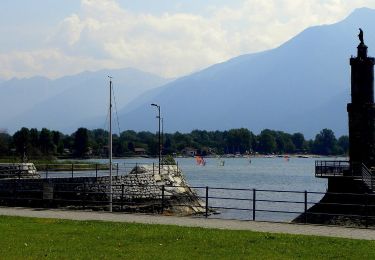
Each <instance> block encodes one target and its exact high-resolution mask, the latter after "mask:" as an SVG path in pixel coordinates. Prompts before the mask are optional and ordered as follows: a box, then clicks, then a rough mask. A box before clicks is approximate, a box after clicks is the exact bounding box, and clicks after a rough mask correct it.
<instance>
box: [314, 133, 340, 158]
mask: <svg viewBox="0 0 375 260" xmlns="http://www.w3.org/2000/svg"><path fill="white" fill-rule="evenodd" d="M337 148H338V147H337V140H336V137H335V134H334V133H333V131H332V130H331V129H327V128H325V129H323V130H322V131H320V133H319V134H317V135H316V137H315V141H314V145H313V152H314V153H316V154H322V155H333V154H337V152H338V149H337Z"/></svg>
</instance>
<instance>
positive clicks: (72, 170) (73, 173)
mask: <svg viewBox="0 0 375 260" xmlns="http://www.w3.org/2000/svg"><path fill="white" fill-rule="evenodd" d="M73 177H74V164H73V163H72V178H73Z"/></svg>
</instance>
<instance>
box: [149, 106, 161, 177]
mask: <svg viewBox="0 0 375 260" xmlns="http://www.w3.org/2000/svg"><path fill="white" fill-rule="evenodd" d="M151 106H153V107H157V109H158V116H157V118H158V119H159V131H158V136H159V138H158V139H159V175H160V164H161V142H160V141H161V140H160V137H161V136H160V119H161V118H160V106H159V105H157V104H151Z"/></svg>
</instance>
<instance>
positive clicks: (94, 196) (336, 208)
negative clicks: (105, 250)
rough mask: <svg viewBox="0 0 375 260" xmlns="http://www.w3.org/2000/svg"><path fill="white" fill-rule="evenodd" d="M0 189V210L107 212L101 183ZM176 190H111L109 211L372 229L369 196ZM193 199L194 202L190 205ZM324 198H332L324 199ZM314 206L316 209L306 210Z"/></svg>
mask: <svg viewBox="0 0 375 260" xmlns="http://www.w3.org/2000/svg"><path fill="white" fill-rule="evenodd" d="M0 187H1V189H0V205H6V206H28V207H46V208H60V207H63V208H66V207H68V208H70V209H81V208H90V209H97V210H107V209H108V205H109V200H108V198H109V191H108V186H107V185H105V184H98V183H96V184H88V183H74V182H62V183H49V182H48V181H47V182H46V180H44V181H43V180H17V179H14V180H8V181H1V182H0ZM178 187H182V186H164V185H163V186H159V185H149V186H145V185H141V186H138V185H125V184H121V185H113V190H112V196H113V209H114V210H116V211H124V212H145V213H154V214H163V213H165V212H166V211H169V210H171V208H172V207H179V206H180V207H183V208H186V207H187V206H188V207H189V206H190V207H195V208H196V209H198V211H199V213H200V214H198V216H201V217H205V218H223V219H241V220H251V221H271V222H275V221H276V222H290V221H292V220H293V219H296V218H299V222H302V223H317V222H318V220H319V219H324V218H330V217H337V218H351V219H353V222H356V223H357V224H358V225H362V226H366V227H367V226H369V225H375V195H373V194H343V193H324V192H308V191H287V190H262V189H253V188H248V189H247V188H244V189H233V188H221V187H207V186H206V187H191V188H192V189H194V190H195V191H196V192H195V193H194V192H193V193H181V194H178V195H176V194H171V193H170V192H169V191H170V190H171V189H176V188H178ZM151 188H153V189H154V190H156V191H157V192H155V193H153V195H150V196H146V192H145V190H146V189H151ZM184 188H186V187H184ZM142 189H143V191H142ZM192 194H193V195H192ZM194 196H196V199H198V200H197V201H194V198H193V197H194ZM327 196H329V197H331V198H333V199H331V200H326V199H324V198H327ZM322 198H323V200H322ZM332 201H335V202H332ZM198 202H199V203H198ZM314 205H315V207H316V206H318V208H317V209H315V210H309V209H310V208H311V207H312V206H314Z"/></svg>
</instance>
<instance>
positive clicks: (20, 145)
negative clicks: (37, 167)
mask: <svg viewBox="0 0 375 260" xmlns="http://www.w3.org/2000/svg"><path fill="white" fill-rule="evenodd" d="M13 142H14V145H15V147H16V151H17V153H18V154H19V155H21V156H22V155H24V154H25V155H26V154H27V151H28V148H30V131H29V129H28V128H26V127H22V128H21V129H20V130H19V131H17V132H15V133H14V135H13Z"/></svg>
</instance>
